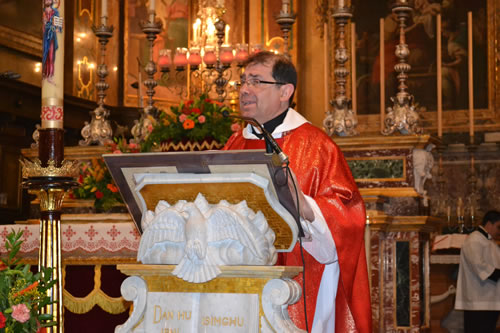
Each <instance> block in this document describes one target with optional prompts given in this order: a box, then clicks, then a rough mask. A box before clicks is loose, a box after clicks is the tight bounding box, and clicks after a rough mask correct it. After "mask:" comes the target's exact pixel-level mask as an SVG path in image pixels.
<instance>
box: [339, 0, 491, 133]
mask: <svg viewBox="0 0 500 333" xmlns="http://www.w3.org/2000/svg"><path fill="white" fill-rule="evenodd" d="M393 3H394V1H393V0H382V1H377V2H373V1H370V0H352V5H353V7H354V16H353V21H354V22H355V23H356V43H355V44H356V96H357V100H356V102H357V103H356V104H357V113H358V117H359V125H358V129H359V130H360V132H362V133H376V132H378V131H379V128H380V125H379V124H380V98H381V96H380V82H381V81H382V79H383V80H384V81H385V91H386V93H385V105H386V107H387V106H390V105H392V102H391V100H390V97H392V96H395V94H396V92H397V83H398V81H397V78H396V74H397V73H396V72H395V71H394V65H395V64H396V61H397V58H396V56H395V54H394V51H395V47H396V45H397V44H398V40H399V31H398V24H397V20H396V17H395V15H394V14H393V13H392V10H391V7H392V5H393ZM413 4H414V11H413V14H412V17H411V19H410V20H409V22H408V24H407V27H406V43H407V44H408V46H409V48H410V56H409V57H408V63H409V64H410V65H411V67H412V68H411V71H410V73H409V78H408V81H407V83H408V86H409V92H410V93H411V94H413V95H414V96H415V101H416V103H418V105H419V106H421V107H424V108H423V109H422V111H423V112H421V113H420V116H421V119H422V125H423V127H424V129H425V130H426V131H428V132H429V131H430V132H433V131H436V128H437V115H436V109H437V107H436V105H437V63H438V61H437V55H436V54H437V38H436V35H437V24H436V23H437V22H436V14H438V13H439V14H441V54H442V58H441V63H442V72H441V77H442V90H441V91H442V96H443V111H445V112H443V126H444V128H445V131H462V130H466V128H467V124H468V110H467V109H468V89H469V87H468V67H467V66H468V46H467V45H468V39H467V38H468V37H467V34H468V24H467V13H468V12H472V17H473V20H472V21H473V23H472V34H473V58H472V59H473V82H474V84H473V93H474V109H475V119H474V121H475V124H476V126H477V128H478V129H479V130H481V128H482V129H487V128H491V127H494V126H497V127H498V125H497V122H498V119H499V114H498V113H499V111H498V109H499V107H500V102H499V98H498V97H499V93H498V90H499V89H498V87H499V84H500V79H499V75H498V73H499V68H498V64H497V61H498V60H497V59H495V45H494V44H495V40H498V36H499V27H498V19H499V17H500V15H499V13H500V8H499V6H500V4H499V3H498V1H495V0H478V1H474V2H471V1H467V0H448V1H444V0H415V1H413ZM382 18H383V29H384V30H383V36H382V38H383V39H384V42H383V47H384V53H385V57H384V62H385V66H384V67H383V68H382V69H381V66H380V63H381V61H380V60H381V59H380V48H381V46H380V45H382V43H381V42H380V38H381V36H380V35H381V34H380V19H382ZM332 57H333V55H332ZM381 73H382V76H383V78H382V76H381ZM332 80H334V77H333V75H332ZM382 82H383V81H382Z"/></svg>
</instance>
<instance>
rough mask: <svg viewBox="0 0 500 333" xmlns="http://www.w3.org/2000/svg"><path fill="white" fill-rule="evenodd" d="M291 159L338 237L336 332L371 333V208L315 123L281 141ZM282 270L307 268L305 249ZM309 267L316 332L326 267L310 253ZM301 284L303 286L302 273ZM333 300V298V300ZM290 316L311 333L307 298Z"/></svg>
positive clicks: (238, 136) (230, 145) (240, 140)
mask: <svg viewBox="0 0 500 333" xmlns="http://www.w3.org/2000/svg"><path fill="white" fill-rule="evenodd" d="M276 141H277V142H278V144H279V145H280V147H281V148H282V149H283V151H284V152H285V154H287V155H288V156H289V158H290V167H291V169H292V170H293V172H294V173H295V174H296V176H297V179H298V182H299V184H300V188H301V189H302V192H304V194H305V195H308V196H310V197H312V198H313V199H314V200H315V201H316V203H317V204H318V206H319V208H320V209H321V212H322V213H323V216H324V218H325V220H326V223H327V225H328V227H329V228H330V232H331V233H332V236H333V239H334V241H335V246H336V248H337V254H338V258H339V267H340V278H339V282H338V289H337V298H336V302H335V331H336V332H337V333H345V332H360V333H368V332H371V330H372V329H371V320H372V316H371V306H370V288H369V284H368V273H367V267H366V255H365V246H364V228H365V219H366V213H365V205H364V203H363V199H362V198H361V195H360V193H359V191H358V189H357V187H356V184H355V182H354V179H353V177H352V175H351V171H350V169H349V167H348V166H347V163H346V161H345V159H344V156H343V155H342V153H341V152H340V149H339V148H338V146H337V145H336V144H335V143H334V142H333V141H332V140H331V139H330V138H329V137H328V136H327V135H326V134H325V133H324V132H323V131H321V130H320V129H318V128H316V127H314V126H313V125H311V124H309V123H305V124H303V125H301V126H300V127H298V128H296V129H294V130H292V131H289V132H287V133H286V134H285V135H284V136H283V137H282V138H280V139H277V140H276ZM235 149H265V143H264V140H247V139H245V138H244V137H243V134H242V132H241V131H240V132H237V133H235V134H233V136H232V137H231V138H230V139H229V141H228V142H227V144H226V146H225V147H224V150H235ZM280 254H281V256H280V257H279V259H278V262H277V264H278V265H285V266H302V260H301V256H300V245H299V242H297V244H296V246H295V248H294V249H293V251H292V252H290V253H280ZM304 256H305V263H306V302H307V303H306V304H307V313H308V314H307V318H308V324H309V330H311V327H312V324H313V319H314V313H315V309H316V299H317V295H318V290H319V286H320V282H321V278H322V275H323V269H324V267H325V266H324V265H323V264H321V263H319V262H318V261H316V260H315V259H314V258H313V257H312V256H311V255H310V254H309V253H307V251H305V250H304ZM295 280H296V281H297V282H298V283H299V284H300V285H301V286H302V274H300V275H299V276H297V277H296V278H295ZM332 297H333V295H332ZM288 312H289V314H290V317H291V318H292V320H293V321H294V322H295V323H296V325H297V326H298V327H299V328H302V329H305V319H304V305H303V301H302V298H301V299H300V301H299V302H297V303H296V304H294V305H293V306H290V307H289V308H288Z"/></svg>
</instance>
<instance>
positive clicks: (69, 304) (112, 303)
mask: <svg viewBox="0 0 500 333" xmlns="http://www.w3.org/2000/svg"><path fill="white" fill-rule="evenodd" d="M64 275H65V270H64V268H63V276H64ZM63 296H64V298H63V300H64V307H65V308H66V309H68V310H69V311H71V312H73V313H77V314H83V313H87V312H89V311H90V310H92V309H93V308H94V306H96V305H98V306H99V307H100V308H101V309H103V310H104V311H106V312H108V313H111V314H119V313H123V312H125V311H127V310H128V309H129V307H130V303H129V302H127V301H125V300H124V299H123V297H111V296H108V295H106V294H105V293H104V292H103V291H102V290H101V265H95V266H94V289H92V291H91V292H90V293H88V294H87V296H85V297H75V296H73V295H71V294H70V293H69V292H68V291H67V290H64V291H63Z"/></svg>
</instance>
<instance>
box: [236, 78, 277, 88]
mask: <svg viewBox="0 0 500 333" xmlns="http://www.w3.org/2000/svg"><path fill="white" fill-rule="evenodd" d="M244 84H247V85H248V86H249V87H250V88H260V87H261V85H263V84H277V85H283V84H286V82H277V81H274V82H273V81H264V80H261V79H257V78H255V77H251V78H248V79H245V78H241V80H240V82H237V83H236V86H237V87H238V88H241V87H242V86H243V85H244Z"/></svg>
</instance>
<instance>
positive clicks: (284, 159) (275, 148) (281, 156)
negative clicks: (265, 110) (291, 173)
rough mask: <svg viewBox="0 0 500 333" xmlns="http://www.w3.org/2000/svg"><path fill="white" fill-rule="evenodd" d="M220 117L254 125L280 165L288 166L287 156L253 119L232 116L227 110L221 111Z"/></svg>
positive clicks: (269, 134) (266, 131)
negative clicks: (276, 156)
mask: <svg viewBox="0 0 500 333" xmlns="http://www.w3.org/2000/svg"><path fill="white" fill-rule="evenodd" d="M222 116H224V117H226V118H235V119H241V120H244V121H246V122H248V123H250V124H252V125H254V126H255V127H258V128H259V129H260V131H261V132H262V134H263V135H264V139H265V140H266V142H267V143H268V144H269V145H270V146H271V148H272V150H273V151H274V152H275V153H276V155H278V158H279V159H280V162H281V164H286V165H287V166H288V164H289V163H290V161H289V159H288V156H287V155H286V154H285V153H284V152H283V150H281V147H280V146H279V144H278V143H277V142H276V140H275V139H274V138H273V136H272V135H271V133H269V131H268V130H266V129H265V128H264V126H262V125H261V124H260V123H259V122H258V121H257V120H256V119H255V118H250V117H243V116H236V115H232V114H229V111H227V110H224V111H222Z"/></svg>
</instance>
